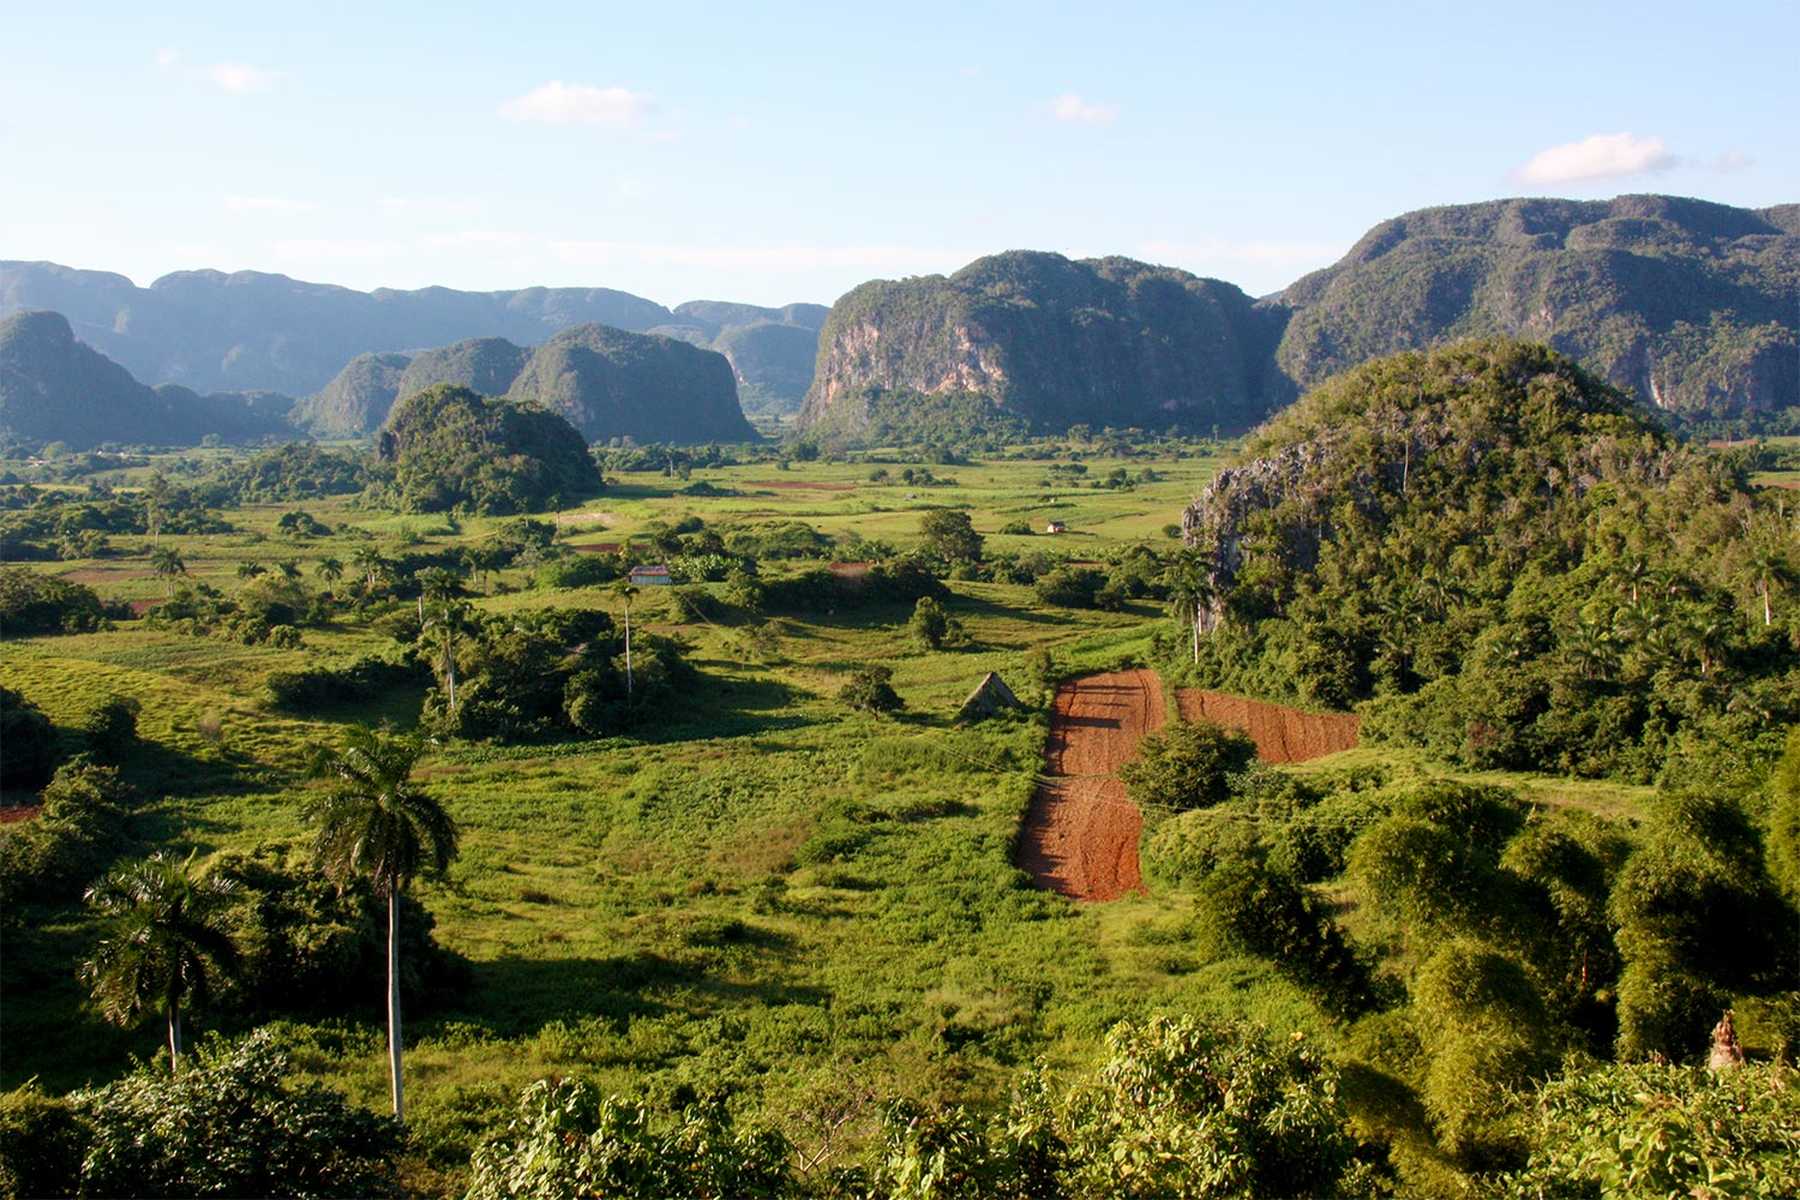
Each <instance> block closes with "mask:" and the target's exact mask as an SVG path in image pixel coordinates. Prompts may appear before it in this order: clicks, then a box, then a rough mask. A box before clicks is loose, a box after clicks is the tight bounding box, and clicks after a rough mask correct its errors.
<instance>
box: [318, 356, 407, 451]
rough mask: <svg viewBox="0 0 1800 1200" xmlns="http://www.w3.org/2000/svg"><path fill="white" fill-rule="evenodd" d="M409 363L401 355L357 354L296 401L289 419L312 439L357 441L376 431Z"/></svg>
mask: <svg viewBox="0 0 1800 1200" xmlns="http://www.w3.org/2000/svg"><path fill="white" fill-rule="evenodd" d="M411 361H412V359H411V358H410V357H409V356H407V355H405V354H359V355H357V356H356V357H355V358H353V359H351V360H350V361H349V362H347V363H345V364H344V369H343V370H341V371H339V372H338V373H337V374H336V375H335V376H333V377H332V380H331V382H330V383H328V384H326V385H325V386H324V388H322V389H321V390H320V391H319V392H318V393H316V394H315V395H311V396H307V397H305V398H304V399H301V400H298V401H296V402H295V404H294V410H293V412H292V413H291V414H290V419H291V420H292V421H293V423H294V424H295V425H296V426H298V427H300V428H301V429H304V430H306V431H307V432H308V433H310V434H312V435H313V436H314V437H323V438H344V437H361V436H362V435H364V434H366V433H371V432H373V431H374V430H377V429H380V428H381V425H382V422H384V421H386V420H387V417H388V413H389V411H390V410H392V409H393V407H394V401H395V399H396V398H397V397H398V396H399V395H400V376H401V375H402V374H403V373H404V372H405V371H406V365H407V364H408V363H410V362H411Z"/></svg>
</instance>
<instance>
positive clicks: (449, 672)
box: [419, 593, 470, 719]
mask: <svg viewBox="0 0 1800 1200" xmlns="http://www.w3.org/2000/svg"><path fill="white" fill-rule="evenodd" d="M422 595H423V593H421V596H422ZM469 613H470V610H469V606H468V605H467V604H463V603H461V602H460V601H452V600H445V601H444V602H443V604H442V607H440V608H439V609H438V610H437V614H436V615H435V616H432V617H430V618H429V619H427V620H426V621H425V622H424V623H423V624H422V625H420V626H419V632H421V633H423V632H425V631H426V630H428V629H440V630H442V631H443V634H444V680H445V685H446V688H447V690H448V692H449V697H450V716H451V718H452V719H454V718H455V717H456V635H457V634H458V633H461V632H462V631H463V630H465V629H467V628H468V627H469Z"/></svg>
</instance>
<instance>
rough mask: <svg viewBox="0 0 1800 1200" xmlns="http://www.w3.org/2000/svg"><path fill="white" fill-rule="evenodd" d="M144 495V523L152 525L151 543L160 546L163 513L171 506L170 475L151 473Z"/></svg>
mask: <svg viewBox="0 0 1800 1200" xmlns="http://www.w3.org/2000/svg"><path fill="white" fill-rule="evenodd" d="M144 497H145V499H144V523H145V524H146V525H148V526H149V527H150V544H151V545H152V546H160V545H162V523H163V514H164V513H165V512H167V511H168V507H169V477H168V476H167V475H164V474H163V473H162V472H161V471H158V472H156V473H155V474H153V475H151V476H150V484H149V486H148V487H146V488H145V489H144Z"/></svg>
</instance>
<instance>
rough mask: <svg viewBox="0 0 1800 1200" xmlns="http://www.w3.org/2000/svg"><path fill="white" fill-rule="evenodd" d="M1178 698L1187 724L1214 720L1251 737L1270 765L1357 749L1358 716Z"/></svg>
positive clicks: (1211, 697)
mask: <svg viewBox="0 0 1800 1200" xmlns="http://www.w3.org/2000/svg"><path fill="white" fill-rule="evenodd" d="M1175 695H1176V702H1177V703H1178V704H1179V705H1180V707H1181V715H1182V718H1183V719H1184V720H1188V721H1211V722H1213V723H1214V724H1215V725H1223V726H1225V727H1226V728H1228V729H1237V730H1241V731H1243V732H1244V733H1247V734H1249V735H1250V740H1251V741H1253V742H1255V743H1256V757H1258V758H1259V759H1261V760H1262V761H1263V762H1266V763H1297V762H1306V761H1307V760H1308V759H1313V758H1323V757H1325V756H1326V755H1327V754H1337V753H1340V752H1342V751H1344V750H1353V749H1355V748H1356V730H1357V726H1358V725H1360V724H1361V721H1360V719H1359V718H1358V717H1357V716H1356V714H1354V713H1309V712H1305V711H1303V710H1301V709H1298V708H1292V707H1290V706H1288V705H1285V704H1270V703H1269V702H1267V701H1264V700H1252V699H1250V698H1249V697H1247V696H1233V695H1230V694H1228V693H1226V692H1208V691H1201V690H1200V689H1198V688H1182V689H1181V690H1179V691H1178V692H1176V694H1175Z"/></svg>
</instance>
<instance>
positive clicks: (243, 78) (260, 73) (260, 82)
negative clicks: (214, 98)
mask: <svg viewBox="0 0 1800 1200" xmlns="http://www.w3.org/2000/svg"><path fill="white" fill-rule="evenodd" d="M206 77H207V78H208V79H210V80H211V81H212V82H213V83H214V84H215V85H216V86H217V87H219V88H220V89H221V90H223V91H227V92H231V93H233V94H234V95H243V94H244V93H246V92H261V91H266V90H267V89H268V88H269V87H271V86H273V84H274V83H275V79H276V75H275V72H273V71H265V70H263V69H262V68H260V67H252V66H249V65H247V64H245V63H214V64H213V65H212V66H210V67H208V68H207V69H206Z"/></svg>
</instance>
